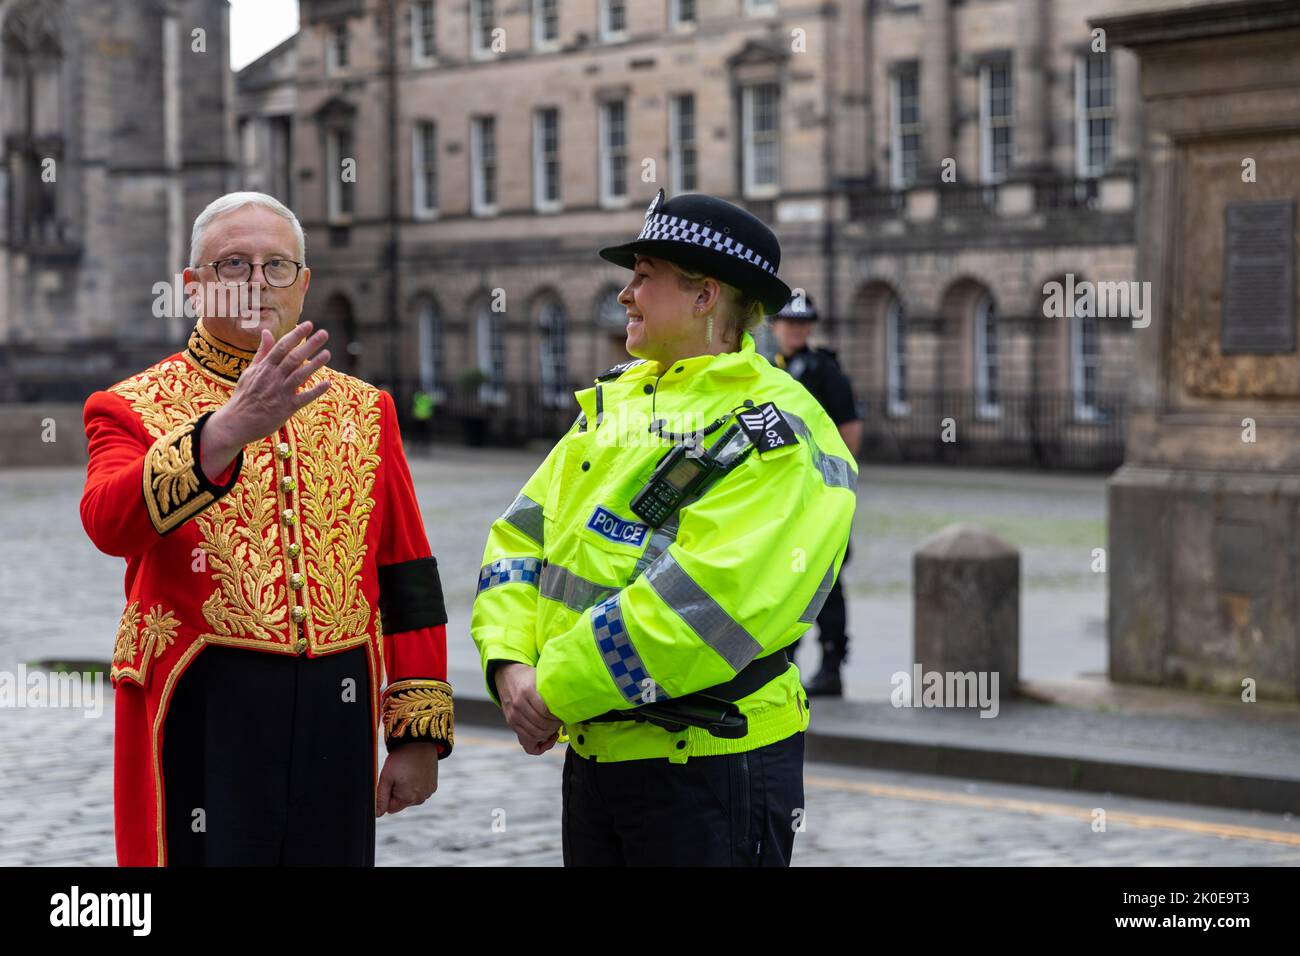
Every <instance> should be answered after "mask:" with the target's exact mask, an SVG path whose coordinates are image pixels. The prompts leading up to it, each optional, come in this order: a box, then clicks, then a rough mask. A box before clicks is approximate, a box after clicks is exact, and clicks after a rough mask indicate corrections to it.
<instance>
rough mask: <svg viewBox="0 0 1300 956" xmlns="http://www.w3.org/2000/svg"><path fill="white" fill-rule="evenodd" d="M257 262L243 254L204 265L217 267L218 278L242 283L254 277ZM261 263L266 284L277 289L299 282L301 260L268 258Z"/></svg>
mask: <svg viewBox="0 0 1300 956" xmlns="http://www.w3.org/2000/svg"><path fill="white" fill-rule="evenodd" d="M257 264H259V263H253V262H249V261H248V260H247V259H245V258H243V257H242V256H230V257H229V258H227V259H218V260H216V261H215V262H205V263H204V265H206V266H212V268H214V269H216V270H217V278H218V279H220V280H221V281H222V282H225V283H227V284H228V285H242V284H243V283H245V282H247V281H248V280H249V279H251V278H252V277H253V266H254V265H257ZM260 265H261V266H262V275H264V276H266V284H267V285H270V286H275V287H276V288H277V289H283V288H284V287H285V286H290V285H293V284H294V283H295V282H297V281H298V272H299V270H301V269H302V266H303V264H302V263H301V262H294V261H293V260H292V259H280V258H273V259H267V260H266V262H263V263H260Z"/></svg>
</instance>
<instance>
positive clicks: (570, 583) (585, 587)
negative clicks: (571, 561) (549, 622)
mask: <svg viewBox="0 0 1300 956" xmlns="http://www.w3.org/2000/svg"><path fill="white" fill-rule="evenodd" d="M539 589H540V590H541V592H542V597H544V598H550V599H551V600H552V601H559V602H560V603H562V604H564V605H565V606H567V607H569V608H572V609H573V610H575V611H577V612H578V613H582V612H583V611H585V610H587V608H589V607H592V606H593V605H596V604H599V603H600V602H601V601H603V600H605V599H606V598H607V597H609V596H610V595H611V594H614V593H615V592H617V591H618V588H614V587H610V586H608V585H605V584H597V583H596V582H595V581H588V580H587V579H586V578H584V577H582V576H580V575H577V574H574V573H573V572H572V571H570V570H569V569H568V568H565V567H561V566H560V565H558V564H550V563H548V564H546V565H545V566H544V567H543V568H542V581H541V584H540V586H539Z"/></svg>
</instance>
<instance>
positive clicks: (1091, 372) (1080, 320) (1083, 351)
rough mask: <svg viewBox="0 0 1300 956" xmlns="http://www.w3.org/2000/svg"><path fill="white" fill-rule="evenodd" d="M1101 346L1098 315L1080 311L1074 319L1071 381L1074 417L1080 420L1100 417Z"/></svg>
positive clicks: (1086, 420)
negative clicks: (1099, 361)
mask: <svg viewBox="0 0 1300 956" xmlns="http://www.w3.org/2000/svg"><path fill="white" fill-rule="evenodd" d="M1085 311H1088V310H1085ZM1100 345H1101V343H1100V332H1099V330H1098V328H1097V317H1096V316H1094V315H1078V314H1077V313H1076V314H1075V316H1074V317H1073V318H1072V319H1071V320H1070V383H1071V390H1072V391H1073V392H1074V417H1075V418H1077V419H1079V420H1080V421H1085V422H1090V421H1094V420H1096V418H1097V414H1098V411H1097V377H1098V372H1099V369H1098V364H1099V363H1098V359H1099V357H1100V351H1101V348H1100Z"/></svg>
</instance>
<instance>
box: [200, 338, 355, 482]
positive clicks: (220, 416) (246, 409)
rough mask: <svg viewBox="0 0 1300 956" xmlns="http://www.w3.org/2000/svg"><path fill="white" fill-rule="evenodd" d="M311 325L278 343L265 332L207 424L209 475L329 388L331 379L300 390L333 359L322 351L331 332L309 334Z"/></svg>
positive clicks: (205, 451) (205, 455) (205, 462)
mask: <svg viewBox="0 0 1300 956" xmlns="http://www.w3.org/2000/svg"><path fill="white" fill-rule="evenodd" d="M311 329H312V325H311V323H310V322H302V323H300V324H298V325H296V326H295V327H294V328H293V330H292V331H291V332H289V333H288V334H287V335H285V336H283V337H282V338H281V339H280V341H278V342H276V341H275V339H273V338H272V336H271V333H270V332H268V331H267V330H265V329H263V330H262V343H261V345H259V346H258V349H257V354H256V355H254V356H253V360H252V362H251V363H249V366H248V368H246V369H244V372H243V374H242V375H240V376H239V382H238V384H236V385H235V390H234V392H233V393H232V394H231V396H230V400H229V401H228V402H226V404H225V405H223V406H221V408H219V409H217V411H216V412H215V413H213V415H212V417H211V418H210V419H208V423H207V425H205V426H204V428H203V439H202V443H203V447H202V449H201V456H202V457H201V460H202V463H203V471H204V473H205V474H207V476H208V477H209V478H215V477H216V476H217V475H220V474H221V473H222V472H223V471H225V470H226V467H227V466H228V465H229V464H230V463H231V462H232V461H234V460H235V456H236V455H237V454H239V450H240V449H241V448H243V447H244V446H245V445H247V444H248V443H249V442H255V441H257V440H259V439H261V438H265V437H266V436H267V435H270V434H272V433H274V432H275V430H276V429H278V428H279V427H280V426H281V425H283V424H284V423H285V422H286V421H288V420H289V417H290V416H291V415H293V413H294V412H296V411H298V409H300V408H302V407H303V406H304V405H307V404H309V403H311V402H314V401H315V400H316V399H318V398H320V396H321V395H323V394H324V393H325V390H326V389H328V388H329V384H330V383H329V381H328V380H326V381H322V382H318V383H317V384H316V385H315V386H313V387H312V388H309V389H307V390H305V391H301V392H300V391H298V389H299V388H300V387H301V386H302V384H303V382H305V381H307V379H308V378H310V377H311V376H312V374H313V373H314V372H315V371H316V370H317V369H318V368H320V367H321V366H322V365H324V364H325V363H326V362H328V361H329V359H330V353H329V350H328V349H326V350H323V351H320V352H317V349H319V348H320V347H321V346H322V345H324V344H325V340H326V339H328V338H329V333H328V332H326V331H325V330H324V329H321V330H320V331H318V332H317V333H316V334H315V335H312V336H311V338H308V337H307V336H308V334H309V333H310V332H311Z"/></svg>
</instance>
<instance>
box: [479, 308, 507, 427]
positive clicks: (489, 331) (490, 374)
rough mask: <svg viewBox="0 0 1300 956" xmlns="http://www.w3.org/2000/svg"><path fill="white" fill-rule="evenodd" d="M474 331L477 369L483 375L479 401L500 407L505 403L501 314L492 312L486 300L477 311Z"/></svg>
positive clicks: (504, 367)
mask: <svg viewBox="0 0 1300 956" xmlns="http://www.w3.org/2000/svg"><path fill="white" fill-rule="evenodd" d="M476 331H477V335H476V336H475V337H476V338H477V339H478V367H479V370H480V371H481V372H482V373H483V383H482V384H481V385H480V386H479V401H481V402H484V403H486V404H493V405H502V404H504V403H505V401H506V389H505V384H506V383H505V379H506V354H505V342H504V340H503V338H502V335H501V314H500V313H499V312H493V311H492V305H491V303H490V302H489V301H488V300H486V299H485V300H484V301H483V303H482V305H480V306H479V309H478V318H477V321H476Z"/></svg>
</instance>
